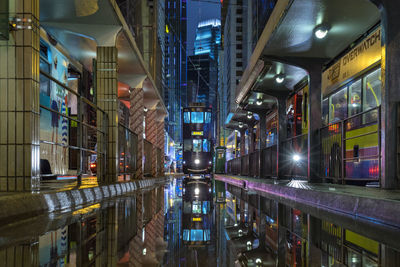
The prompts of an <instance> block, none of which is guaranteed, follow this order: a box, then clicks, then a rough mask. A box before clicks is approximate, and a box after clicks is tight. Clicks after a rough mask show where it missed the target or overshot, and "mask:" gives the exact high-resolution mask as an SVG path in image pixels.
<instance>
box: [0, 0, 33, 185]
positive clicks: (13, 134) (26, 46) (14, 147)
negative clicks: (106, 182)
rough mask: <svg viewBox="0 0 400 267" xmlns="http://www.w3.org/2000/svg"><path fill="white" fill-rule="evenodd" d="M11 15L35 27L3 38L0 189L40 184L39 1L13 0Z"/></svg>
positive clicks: (0, 45) (0, 53)
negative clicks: (5, 39)
mask: <svg viewBox="0 0 400 267" xmlns="http://www.w3.org/2000/svg"><path fill="white" fill-rule="evenodd" d="M9 11H10V14H9V17H16V18H21V19H22V18H26V19H31V20H32V23H31V25H32V29H31V30H29V29H24V30H17V31H13V32H10V34H9V40H8V41H0V95H1V97H0V155H2V156H1V157H0V191H3V192H4V191H8V192H12V191H36V190H39V186H40V166H39V164H40V145H39V125H40V123H39V119H40V107H39V90H40V89H39V49H40V48H39V47H40V45H39V42H40V41H39V40H40V30H39V0H24V1H11V3H10V6H9Z"/></svg>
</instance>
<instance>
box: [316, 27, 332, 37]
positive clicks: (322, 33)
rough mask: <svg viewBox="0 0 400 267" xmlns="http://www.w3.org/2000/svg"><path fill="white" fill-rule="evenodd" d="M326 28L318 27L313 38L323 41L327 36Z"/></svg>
mask: <svg viewBox="0 0 400 267" xmlns="http://www.w3.org/2000/svg"><path fill="white" fill-rule="evenodd" d="M328 30H329V29H328V27H327V26H326V25H318V26H317V27H315V29H314V34H315V37H317V38H318V39H323V38H325V36H326V35H327V34H328Z"/></svg>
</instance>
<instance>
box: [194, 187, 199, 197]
mask: <svg viewBox="0 0 400 267" xmlns="http://www.w3.org/2000/svg"><path fill="white" fill-rule="evenodd" d="M194 194H195V195H198V194H200V188H198V187H196V188H195V189H194Z"/></svg>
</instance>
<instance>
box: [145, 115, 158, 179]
mask: <svg viewBox="0 0 400 267" xmlns="http://www.w3.org/2000/svg"><path fill="white" fill-rule="evenodd" d="M156 115H157V111H156V110H155V109H152V110H149V111H148V112H147V114H146V140H147V141H150V143H151V144H152V145H153V146H152V152H151V175H152V176H153V177H155V176H156V175H157V121H156Z"/></svg>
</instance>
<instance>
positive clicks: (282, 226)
mask: <svg viewBox="0 0 400 267" xmlns="http://www.w3.org/2000/svg"><path fill="white" fill-rule="evenodd" d="M286 229H287V218H286V206H285V205H283V204H281V203H278V264H277V266H278V267H281V266H282V267H285V266H286V246H287V245H286V244H287V241H286V231H287V230H286Z"/></svg>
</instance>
